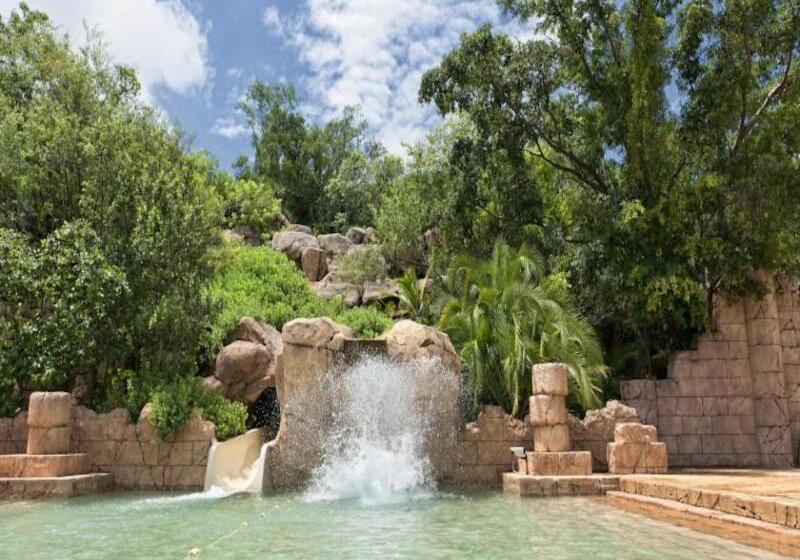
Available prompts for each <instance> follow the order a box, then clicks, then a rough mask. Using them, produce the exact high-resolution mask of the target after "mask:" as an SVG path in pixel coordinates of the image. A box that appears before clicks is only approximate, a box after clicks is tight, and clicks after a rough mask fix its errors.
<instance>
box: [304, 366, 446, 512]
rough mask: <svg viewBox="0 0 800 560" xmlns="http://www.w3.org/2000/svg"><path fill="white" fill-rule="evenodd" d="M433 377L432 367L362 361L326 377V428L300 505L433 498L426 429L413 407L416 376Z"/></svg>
mask: <svg viewBox="0 0 800 560" xmlns="http://www.w3.org/2000/svg"><path fill="white" fill-rule="evenodd" d="M432 374H433V373H432V370H431V369H430V368H428V369H420V368H416V367H414V366H413V365H411V364H400V363H396V362H393V361H390V360H388V359H384V358H377V357H364V358H362V359H361V360H360V361H359V362H358V363H357V364H356V365H355V366H353V367H352V368H351V369H349V370H348V371H345V372H343V373H342V374H341V375H338V376H331V377H332V378H333V380H332V381H331V382H330V386H326V392H327V394H328V395H334V396H336V398H333V399H331V400H332V401H333V402H332V406H333V408H334V410H333V419H332V426H331V430H330V431H329V433H328V434H326V438H325V447H326V452H325V456H324V458H323V461H322V464H321V466H320V467H319V468H318V469H316V471H315V472H314V474H313V477H312V484H311V487H310V488H309V490H308V491H307V492H306V495H305V499H306V500H307V501H310V502H314V501H327V500H348V499H349V500H356V501H358V502H360V503H361V504H363V505H383V504H393V503H398V502H403V501H406V500H414V499H424V498H426V497H430V496H432V495H433V491H434V490H435V482H434V480H433V476H432V469H431V464H430V461H429V459H428V457H427V456H426V455H425V451H424V447H425V436H426V433H427V432H428V431H429V424H430V423H429V418H426V415H425V414H424V413H422V412H419V408H420V407H418V406H417V403H416V402H415V399H416V396H417V395H416V393H417V391H416V388H417V385H418V382H419V381H420V379H419V377H420V375H432Z"/></svg>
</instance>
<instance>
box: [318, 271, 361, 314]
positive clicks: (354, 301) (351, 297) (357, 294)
mask: <svg viewBox="0 0 800 560" xmlns="http://www.w3.org/2000/svg"><path fill="white" fill-rule="evenodd" d="M311 288H312V289H313V290H314V293H316V294H317V295H318V296H319V297H321V298H323V299H333V298H335V297H338V296H341V297H342V302H343V303H344V306H345V307H347V308H351V307H355V306H357V305H358V304H359V303H360V302H361V291H360V290H359V289H358V286H356V285H355V284H350V283H348V282H337V281H335V280H334V279H332V278H331V275H330V274H329V275H328V276H326V277H325V278H323V279H322V280H321V281H319V282H314V283H313V284H311Z"/></svg>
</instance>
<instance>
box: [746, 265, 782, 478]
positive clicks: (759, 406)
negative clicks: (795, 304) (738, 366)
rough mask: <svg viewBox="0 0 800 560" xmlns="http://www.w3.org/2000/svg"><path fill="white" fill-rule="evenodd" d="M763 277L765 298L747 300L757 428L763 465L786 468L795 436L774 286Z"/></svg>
mask: <svg viewBox="0 0 800 560" xmlns="http://www.w3.org/2000/svg"><path fill="white" fill-rule="evenodd" d="M760 280H761V281H762V282H763V283H764V285H765V287H766V293H765V294H764V297H763V298H761V299H760V300H755V299H752V298H748V299H747V300H746V301H745V313H746V317H747V345H748V354H749V358H750V373H751V376H752V385H753V412H754V419H755V431H756V437H757V439H758V443H759V446H760V448H761V457H762V465H763V466H765V467H768V468H787V467H791V466H792V463H793V461H792V437H791V432H790V430H789V409H788V403H787V401H786V380H785V378H784V372H783V356H782V351H781V329H780V323H779V320H778V307H777V303H776V297H775V285H774V282H773V280H772V278H771V277H768V276H766V275H763V276H762V277H761V278H760Z"/></svg>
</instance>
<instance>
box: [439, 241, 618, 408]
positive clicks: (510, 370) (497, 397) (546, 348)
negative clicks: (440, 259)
mask: <svg viewBox="0 0 800 560" xmlns="http://www.w3.org/2000/svg"><path fill="white" fill-rule="evenodd" d="M440 293H441V295H440V301H439V306H440V308H441V316H440V319H439V327H440V328H442V329H443V330H444V331H445V332H447V334H448V335H449V336H450V338H451V340H452V341H453V344H454V345H455V346H456V348H457V349H458V350H459V354H460V356H461V359H462V362H463V363H464V368H465V371H466V374H467V376H468V385H469V388H470V390H471V392H472V398H473V400H474V403H475V404H477V403H478V402H481V403H494V404H498V405H500V406H502V407H503V408H504V409H505V410H506V411H507V412H508V413H510V414H512V415H514V416H522V415H523V414H524V413H525V411H526V409H527V399H528V396H530V394H531V367H532V366H533V364H536V363H541V362H551V361H555V362H562V363H564V364H565V365H566V366H567V369H568V371H569V375H570V383H571V395H572V397H573V403H574V404H577V405H578V406H580V407H581V408H583V409H589V408H593V407H595V406H597V405H598V404H599V400H600V399H599V397H600V385H599V381H601V380H602V378H603V377H604V376H605V373H606V368H605V366H603V361H602V360H603V355H602V349H601V346H600V344H599V342H598V340H597V336H596V335H595V333H594V330H593V329H592V327H591V326H590V325H588V324H587V323H586V322H584V321H583V320H582V319H581V318H580V317H579V316H578V315H577V313H576V312H575V311H574V310H573V309H572V307H571V306H570V304H569V301H568V297H567V294H566V290H564V289H559V288H558V286H556V282H554V279H553V277H547V276H545V273H544V263H543V260H542V258H541V256H540V255H538V254H537V253H535V252H533V251H531V250H529V249H528V248H526V247H525V246H523V247H520V248H519V249H518V250H516V251H514V250H512V249H511V248H510V247H509V246H508V245H507V244H506V243H504V242H503V241H501V240H498V241H497V242H496V243H495V245H494V249H493V251H492V256H491V258H490V259H489V260H486V261H481V260H476V259H473V258H469V257H458V258H456V259H454V260H453V262H452V263H451V266H450V268H449V269H448V272H447V275H446V276H445V277H444V278H443V279H442V281H441V286H440Z"/></svg>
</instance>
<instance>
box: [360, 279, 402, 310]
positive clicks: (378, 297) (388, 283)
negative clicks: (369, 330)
mask: <svg viewBox="0 0 800 560" xmlns="http://www.w3.org/2000/svg"><path fill="white" fill-rule="evenodd" d="M399 300H400V288H399V287H398V285H397V282H395V281H394V280H390V279H388V278H387V279H386V280H383V281H381V282H366V283H365V284H364V293H363V294H362V295H361V304H362V305H370V304H373V303H382V304H385V303H388V302H390V301H393V302H397V301H399Z"/></svg>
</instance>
